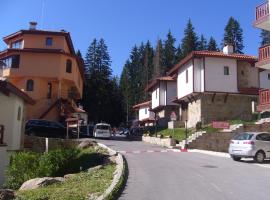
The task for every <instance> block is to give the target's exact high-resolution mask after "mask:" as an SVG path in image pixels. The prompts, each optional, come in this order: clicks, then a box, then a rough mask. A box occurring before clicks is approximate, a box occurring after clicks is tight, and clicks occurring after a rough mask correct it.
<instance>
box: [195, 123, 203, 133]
mask: <svg viewBox="0 0 270 200" xmlns="http://www.w3.org/2000/svg"><path fill="white" fill-rule="evenodd" d="M201 129H202V122H197V123H196V131H199V130H201Z"/></svg>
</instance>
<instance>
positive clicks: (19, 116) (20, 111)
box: [17, 106, 22, 121]
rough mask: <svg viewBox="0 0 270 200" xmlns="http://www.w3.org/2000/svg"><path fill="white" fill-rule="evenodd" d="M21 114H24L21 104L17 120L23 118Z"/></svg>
mask: <svg viewBox="0 0 270 200" xmlns="http://www.w3.org/2000/svg"><path fill="white" fill-rule="evenodd" d="M21 114H22V109H21V106H19V108H18V115H17V120H18V121H20V120H21Z"/></svg>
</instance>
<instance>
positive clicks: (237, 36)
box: [223, 17, 244, 54]
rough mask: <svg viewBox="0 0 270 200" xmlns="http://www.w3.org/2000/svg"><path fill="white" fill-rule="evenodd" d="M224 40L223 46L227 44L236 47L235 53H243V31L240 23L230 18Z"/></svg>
mask: <svg viewBox="0 0 270 200" xmlns="http://www.w3.org/2000/svg"><path fill="white" fill-rule="evenodd" d="M224 30H225V33H224V38H223V46H224V45H226V44H232V45H233V46H234V53H240V54H242V53H243V49H244V44H243V29H242V28H241V27H240V24H239V22H238V21H237V20H236V19H234V18H233V17H230V19H229V21H228V23H227V25H226V27H225V29H224Z"/></svg>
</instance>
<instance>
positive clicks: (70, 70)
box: [66, 59, 72, 73]
mask: <svg viewBox="0 0 270 200" xmlns="http://www.w3.org/2000/svg"><path fill="white" fill-rule="evenodd" d="M66 72H67V73H71V72H72V62H71V60H70V59H67V63H66Z"/></svg>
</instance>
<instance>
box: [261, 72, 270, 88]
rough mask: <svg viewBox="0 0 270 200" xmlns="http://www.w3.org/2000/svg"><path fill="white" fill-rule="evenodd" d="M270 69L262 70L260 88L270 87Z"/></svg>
mask: <svg viewBox="0 0 270 200" xmlns="http://www.w3.org/2000/svg"><path fill="white" fill-rule="evenodd" d="M268 74H270V70H265V71H262V72H260V88H265V89H270V80H268Z"/></svg>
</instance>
